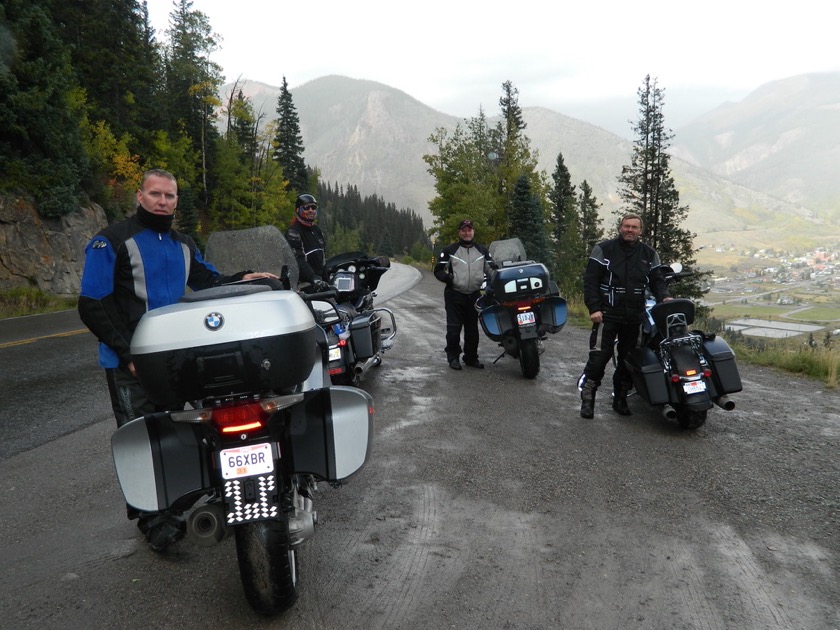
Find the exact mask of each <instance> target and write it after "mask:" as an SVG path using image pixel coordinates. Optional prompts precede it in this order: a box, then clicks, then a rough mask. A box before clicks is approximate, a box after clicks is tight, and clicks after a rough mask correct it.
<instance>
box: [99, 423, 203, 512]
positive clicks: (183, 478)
mask: <svg viewBox="0 0 840 630" xmlns="http://www.w3.org/2000/svg"><path fill="white" fill-rule="evenodd" d="M201 445H202V440H201V438H200V428H199V427H198V426H197V425H194V424H188V423H183V422H172V421H171V420H170V419H169V414H168V413H165V412H164V413H155V414H150V415H148V416H144V417H141V418H137V419H135V420H132V421H131V422H129V423H127V424H124V425H123V426H121V427H120V428H119V429H117V431H116V432H115V433H114V434H113V435H112V436H111V451H112V453H113V456H114V467H115V468H116V471H117V480H118V481H119V483H120V488H121V489H122V492H123V496H124V497H125V502H126V503H128V504H129V505H130V506H132V507H134V508H137V509H138V510H142V511H144V512H155V511H158V510H165V509H168V508H171V507H173V506H174V505H176V504H177V502H178V500H179V499H185V500H188V501H189V503H188V504H187V505H186V506H185V507H189V505H191V504H192V500H193V499H194V498H197V497H198V496H200V495H202V494H203V493H204V491H205V489H206V488H209V487H210V484H211V482H210V474H209V470H208V462H209V458H208V456H207V454H206V452H205V451H204V450H203V449H202V446H201Z"/></svg>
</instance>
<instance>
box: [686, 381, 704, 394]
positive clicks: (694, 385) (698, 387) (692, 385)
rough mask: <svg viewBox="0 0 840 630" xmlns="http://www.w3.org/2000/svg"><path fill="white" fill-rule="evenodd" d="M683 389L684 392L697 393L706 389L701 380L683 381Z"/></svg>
mask: <svg viewBox="0 0 840 630" xmlns="http://www.w3.org/2000/svg"><path fill="white" fill-rule="evenodd" d="M683 391H684V392H685V393H686V394H699V393H700V392H705V391H706V383H705V382H703V381H689V382H688V383H683Z"/></svg>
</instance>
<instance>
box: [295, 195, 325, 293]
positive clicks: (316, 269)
mask: <svg viewBox="0 0 840 630" xmlns="http://www.w3.org/2000/svg"><path fill="white" fill-rule="evenodd" d="M317 218H318V202H317V201H316V200H315V197H313V196H312V195H310V194H308V193H304V194H302V195H300V196H299V197H298V198H297V199H296V200H295V218H294V219H293V220H292V224H291V226H289V229H288V230H286V240H287V241H288V242H289V245H290V246H291V248H292V251H293V252H294V254H295V260H297V264H298V284H299V285H300V284H302V283H307V286H305V287H303V290H304V291H309V292H318V291H325V290H326V289H327V288H328V286H329V285H327V283H326V282H325V281H324V278H323V273H324V262H325V260H326V257H325V249H326V241H325V240H324V233H323V232H321V228H319V227H318V226H317V225H315V220H316V219H317Z"/></svg>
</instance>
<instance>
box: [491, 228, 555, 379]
mask: <svg viewBox="0 0 840 630" xmlns="http://www.w3.org/2000/svg"><path fill="white" fill-rule="evenodd" d="M510 241H516V244H515V245H517V248H518V249H519V250H520V253H519V254H518V255H517V256H516V257H515V260H501V262H499V260H500V258H498V257H497V253H496V252H500V251H504V250H505V248H506V247H505V246H506V245H507V244H509V242H510ZM494 250H495V251H494ZM490 251H491V253H492V254H493V257H494V259H495V260H496V261H497V264H498V265H500V266H499V267H498V268H497V269H495V270H493V271H492V272H491V273H490V274H489V275H488V278H487V281H486V288H485V291H484V293H483V294H482V296H481V297H479V298H478V300H477V301H476V303H475V308H476V310H477V311H478V320H479V322H480V323H481V328H482V330H484V334H485V335H487V337H488V338H490V339H491V340H493V341H496V342H498V343H499V346H501V347H502V354H500V355H499V356H498V357H496V360H495V361H493V363H496V362H497V361H498V360H499V359H501V358H502V357H503V356H505V355H508V356H511V357H513V358H515V359H519V366H520V368H521V370H522V374H523V376H525V378H536V377H537V374H539V371H540V355H541V354H542V353H543V351H544V348H543V342H544V341H545V339H546V338H547V334H549V333H550V334H554V333H557V332H559V331H560V330H561V329H562V328H563V326H564V325H565V324H566V300H565V299H563V298H562V297H560V292H559V291H558V290H557V285H556V283H555V282H553V281H552V280H551V279H550V277H549V273H548V269H547V268H546V266H545V265H543V264H542V263H538V262H534V261H533V260H524V258H525V255H524V248H522V245H521V243H519V239H509V241H494V242H493V243H491V245H490Z"/></svg>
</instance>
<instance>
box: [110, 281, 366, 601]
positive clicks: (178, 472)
mask: <svg viewBox="0 0 840 630" xmlns="http://www.w3.org/2000/svg"><path fill="white" fill-rule="evenodd" d="M286 288H288V285H286ZM306 299H307V297H306V296H302V295H300V294H298V293H297V292H294V291H290V290H275V291H272V290H271V289H270V288H269V287H268V286H259V285H249V284H240V285H229V286H223V287H217V288H212V289H206V290H203V291H196V292H194V293H190V294H188V295H186V296H184V297H183V298H182V299H181V302H180V303H178V304H174V305H171V306H167V307H163V308H159V309H155V310H152V311H149V312H148V313H146V314H145V315H144V316H143V318H142V319H141V320H140V323H139V325H138V326H137V330H136V332H135V334H134V337H133V339H132V344H131V353H132V357H133V360H134V364H135V367H136V369H137V373H138V377H139V379H140V381H141V382H142V383H143V386H144V387H145V389H146V391H147V392H149V395H150V397H152V398H153V400H154V401H155V402H156V403H157V404H160V405H161V406H163V407H165V408H167V409H177V411H169V412H163V413H156V414H151V415H147V416H144V417H141V418H137V419H135V420H133V421H131V422H129V423H127V424H125V425H124V426H122V427H121V428H119V429H118V430H117V431H116V432H115V433H114V436H113V438H112V451H113V456H114V464H115V467H116V472H117V477H118V480H119V483H120V486H121V488H122V491H123V495H124V496H125V500H126V503H127V504H128V505H130V506H131V507H133V508H134V509H136V510H139V511H141V512H159V511H167V512H172V513H175V514H184V513H186V512H188V511H191V512H190V514H189V519H188V521H187V534H188V536H189V537H190V538H192V539H193V540H194V541H195V542H196V543H198V544H200V545H213V544H215V543H217V542H219V541H220V540H221V539H222V538H223V537H224V536H225V535H226V534H227V533H228V532H230V531H231V530H232V532H233V535H234V536H235V539H236V554H237V558H238V563H239V573H240V578H241V581H242V586H243V589H244V592H245V596H246V598H247V600H248V602H249V603H250V604H251V606H252V607H253V608H254V609H255V610H257V611H258V612H260V613H263V614H266V615H273V614H276V613H279V612H281V611H283V610H285V609H287V608H289V607H290V606H292V604H293V603H294V602H295V600H296V599H297V597H298V575H299V559H298V553H297V551H298V549H299V545H301V544H302V543H303V542H305V541H307V540H309V539H310V538H311V537H312V536H313V535H314V533H315V524H316V523H317V517H316V512H315V510H314V508H313V499H314V495H315V491H316V489H317V482H318V481H319V480H320V481H326V482H329V483H331V484H334V485H337V484H339V483H340V482H342V481H343V480H345V479H347V478H348V477H350V476H351V475H353V474H355V473H356V472H358V471H359V470H360V469H361V468H362V466H364V464H365V462H366V461H367V458H368V455H369V452H370V445H371V441H372V433H373V405H372V399H371V397H370V396H369V395H368V394H367V393H366V392H364V391H362V390H360V389H357V388H354V387H331V386H330V382H329V375H328V374H327V362H328V361H327V358H328V352H329V350H328V345H327V339H326V335H325V334H324V331H323V329H322V328H320V327H319V326H318V325H317V324H316V322H315V318H314V317H313V314H312V311H311V310H310V308H309V307H308V306H307V304H306V302H305V300H306ZM186 403H189V405H190V406H191V408H189V407H187V405H186ZM185 407H187V408H185ZM209 586H212V585H209Z"/></svg>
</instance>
